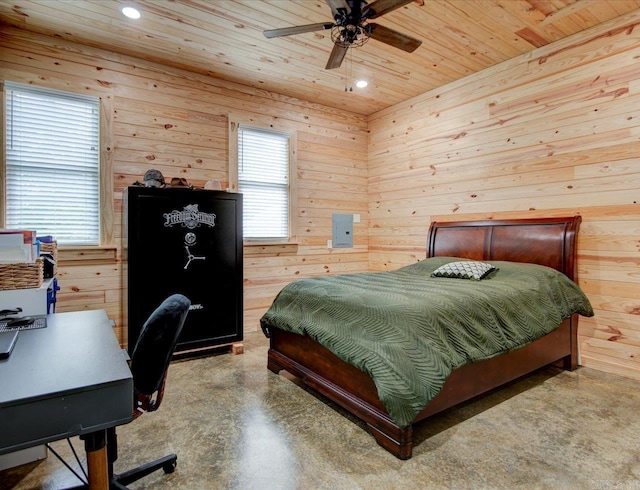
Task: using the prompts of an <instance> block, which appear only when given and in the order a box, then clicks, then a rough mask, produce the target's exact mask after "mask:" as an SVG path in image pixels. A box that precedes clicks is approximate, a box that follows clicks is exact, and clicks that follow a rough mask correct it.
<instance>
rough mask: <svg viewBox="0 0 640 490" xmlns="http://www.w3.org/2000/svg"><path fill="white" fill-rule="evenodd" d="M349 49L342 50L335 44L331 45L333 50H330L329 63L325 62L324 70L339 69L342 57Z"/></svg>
mask: <svg viewBox="0 0 640 490" xmlns="http://www.w3.org/2000/svg"><path fill="white" fill-rule="evenodd" d="M348 49H349V48H348V47H347V48H343V47H342V46H338V45H337V44H334V45H333V49H332V50H331V55H329V61H327V66H325V69H326V70H331V69H332V68H340V65H341V64H342V60H343V59H344V55H345V54H347V50H348Z"/></svg>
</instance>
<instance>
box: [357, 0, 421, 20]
mask: <svg viewBox="0 0 640 490" xmlns="http://www.w3.org/2000/svg"><path fill="white" fill-rule="evenodd" d="M411 2H413V0H375V2H372V3H370V4H369V5H365V6H364V8H363V9H362V16H363V17H364V18H365V19H375V18H376V17H380V16H381V15H384V14H387V13H389V12H391V11H392V10H395V9H398V8H400V7H402V6H404V5H406V4H408V3H411Z"/></svg>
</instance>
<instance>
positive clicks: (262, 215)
mask: <svg viewBox="0 0 640 490" xmlns="http://www.w3.org/2000/svg"><path fill="white" fill-rule="evenodd" d="M289 140H290V137H289V134H287V133H281V132H276V131H269V130H264V129H260V128H252V127H247V126H240V127H239V128H238V191H239V192H241V193H242V207H243V223H242V226H243V230H244V237H245V238H249V239H269V238H271V239H274V238H275V239H282V238H285V239H286V238H288V234H289V145H290V141H289Z"/></svg>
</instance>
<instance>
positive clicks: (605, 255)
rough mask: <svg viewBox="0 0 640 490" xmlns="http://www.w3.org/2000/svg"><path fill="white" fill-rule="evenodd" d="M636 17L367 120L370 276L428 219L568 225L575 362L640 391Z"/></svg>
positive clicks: (406, 250)
mask: <svg viewBox="0 0 640 490" xmlns="http://www.w3.org/2000/svg"><path fill="white" fill-rule="evenodd" d="M639 60H640V12H638V11H636V12H634V13H632V14H629V15H627V16H625V17H622V18H618V19H616V20H614V21H611V22H608V23H606V24H603V25H601V26H598V27H596V28H592V29H590V30H588V31H585V32H583V33H581V34H578V35H575V36H572V37H570V38H568V39H566V40H564V41H561V42H558V43H555V44H553V45H549V46H546V47H544V48H540V49H538V50H536V51H534V52H533V53H530V54H528V55H522V56H519V57H518V58H516V59H513V60H510V61H507V62H505V63H502V64H500V65H496V66H494V67H492V68H489V69H486V70H484V71H482V72H479V73H477V74H475V75H472V76H469V77H467V78H465V79H462V80H459V81H458V82H454V83H451V84H449V85H446V86H444V87H441V88H440V89H437V90H433V91H430V92H428V93H425V94H423V95H421V96H419V97H416V98H414V99H412V100H410V101H408V102H406V103H401V104H398V105H396V106H394V107H392V108H390V109H388V110H383V111H381V112H379V113H377V114H374V115H372V116H371V117H370V120H369V130H370V141H369V201H370V204H369V212H370V214H369V219H370V229H369V233H370V235H369V247H370V248H369V249H370V253H369V257H370V262H369V265H370V269H371V270H387V269H393V268H396V267H398V266H401V265H405V264H407V263H411V262H414V261H416V260H419V259H421V258H422V257H424V253H425V235H426V232H427V228H428V226H429V223H430V221H432V220H465V219H477V218H482V219H486V218H512V217H538V216H560V215H573V214H576V213H577V214H580V215H582V217H583V223H582V226H581V229H580V233H579V241H578V276H579V277H578V279H579V284H580V285H581V286H582V288H583V289H584V291H585V292H586V293H587V294H588V296H589V298H590V300H591V302H592V304H593V306H594V309H595V312H596V315H595V317H594V318H580V322H579V325H580V327H579V335H580V348H581V354H582V363H583V364H584V365H586V366H591V367H594V368H598V369H602V370H605V371H609V372H613V373H618V374H621V375H625V376H629V377H633V378H637V379H640V321H639V320H640V273H639V272H638V271H639V270H640V268H639V266H640V254H639V252H640V160H639V155H640V62H639Z"/></svg>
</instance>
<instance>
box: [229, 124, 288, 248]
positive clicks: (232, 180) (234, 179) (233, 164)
mask: <svg viewBox="0 0 640 490" xmlns="http://www.w3.org/2000/svg"><path fill="white" fill-rule="evenodd" d="M240 126H244V127H249V128H256V129H257V130H264V131H277V132H282V133H287V134H288V135H289V169H288V171H289V175H288V177H289V179H288V180H289V183H288V193H289V196H288V197H289V199H288V201H289V209H288V210H287V221H288V223H287V228H288V230H289V231H288V237H287V238H281V239H275V238H244V237H243V243H244V245H256V246H263V245H283V244H284V245H286V244H296V243H297V233H296V217H297V203H298V199H297V193H296V187H297V186H296V168H297V159H296V156H297V154H298V143H297V132H296V131H295V129H291V128H288V127H280V125H278V126H277V127H276V125H274V124H257V123H256V121H255V118H253V117H250V116H242V115H238V114H233V115H231V114H230V115H229V191H231V192H238V167H239V151H238V150H239V147H238V136H239V135H238V129H239V128H240Z"/></svg>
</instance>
